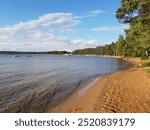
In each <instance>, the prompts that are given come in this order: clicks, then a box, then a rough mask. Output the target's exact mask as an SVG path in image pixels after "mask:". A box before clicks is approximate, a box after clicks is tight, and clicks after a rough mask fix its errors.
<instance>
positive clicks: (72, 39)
mask: <svg viewBox="0 0 150 130" xmlns="http://www.w3.org/2000/svg"><path fill="white" fill-rule="evenodd" d="M119 6H120V0H1V1H0V50H1V51H6V50H11V51H12V50H13V51H51V50H68V51H72V50H75V49H80V48H87V47H96V46H100V45H104V44H108V43H111V42H115V41H116V40H117V38H118V35H119V34H120V33H123V30H124V28H126V26H124V25H121V24H120V23H119V22H118V21H117V19H116V18H115V15H114V12H115V11H116V9H117V8H119Z"/></svg>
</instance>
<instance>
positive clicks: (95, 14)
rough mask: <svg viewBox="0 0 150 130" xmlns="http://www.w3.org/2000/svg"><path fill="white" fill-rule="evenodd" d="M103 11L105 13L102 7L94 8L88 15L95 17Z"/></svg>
mask: <svg viewBox="0 0 150 130" xmlns="http://www.w3.org/2000/svg"><path fill="white" fill-rule="evenodd" d="M103 13H105V11H102V10H100V9H98V10H92V11H89V12H88V15H87V17H95V16H98V15H100V14H103Z"/></svg>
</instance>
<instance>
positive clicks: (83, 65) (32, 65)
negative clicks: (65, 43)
mask: <svg viewBox="0 0 150 130" xmlns="http://www.w3.org/2000/svg"><path fill="white" fill-rule="evenodd" d="M128 65H129V63H128V62H125V61H121V60H118V59H111V58H100V57H92V56H48V55H33V56H32V57H27V55H21V56H20V57H14V56H12V55H0V112H44V111H45V110H46V108H48V107H51V106H53V105H54V104H56V103H58V102H59V101H61V100H63V99H65V98H67V97H68V96H69V95H70V94H72V93H73V92H74V91H75V90H76V89H77V88H78V87H79V86H80V85H81V84H82V83H84V82H86V81H88V80H89V79H91V78H96V77H98V76H101V75H105V74H107V73H111V72H114V71H117V70H120V69H123V68H125V67H127V66H128Z"/></svg>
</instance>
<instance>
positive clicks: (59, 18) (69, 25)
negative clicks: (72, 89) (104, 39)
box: [0, 10, 102, 51]
mask: <svg viewBox="0 0 150 130" xmlns="http://www.w3.org/2000/svg"><path fill="white" fill-rule="evenodd" d="M100 13H102V11H101V10H95V11H90V12H89V13H88V14H87V15H86V17H94V16H97V15H99V14H100ZM80 23H81V20H80V19H79V18H78V16H75V15H73V14H72V13H50V14H46V15H43V16H41V17H38V18H37V19H35V20H30V21H27V22H21V23H18V24H15V25H12V26H7V27H3V28H0V50H3V51H4V50H8V51H52V50H68V51H72V50H75V49H81V48H86V47H96V46H98V42H97V41H94V40H83V39H77V40H71V39H70V38H68V37H66V36H57V35H55V33H57V32H70V31H71V30H73V29H74V27H76V26H77V25H79V24H80ZM62 34H63V33H62Z"/></svg>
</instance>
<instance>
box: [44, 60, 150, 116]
mask: <svg viewBox="0 0 150 130" xmlns="http://www.w3.org/2000/svg"><path fill="white" fill-rule="evenodd" d="M113 58H115V57H113ZM125 60H126V59H125ZM127 61H129V62H132V63H133V64H134V66H133V67H131V68H128V69H127V70H123V71H119V72H115V73H111V74H109V75H105V76H103V77H102V78H99V79H97V80H95V82H93V84H91V86H90V87H87V89H88V90H86V92H84V93H83V94H82V96H81V95H80V94H81V93H82V90H83V89H84V88H83V89H81V90H79V91H77V92H75V93H74V94H73V95H72V96H71V97H70V98H69V99H67V100H66V101H64V102H61V103H60V104H59V105H57V106H55V107H53V108H50V109H48V110H47V112H71V113H72V112H73V113H74V112H79V113H80V112H81V113H87V112H96V113H97V112H98V113H99V112H100V113H101V112H106V113H110V112H112V113H115V112H150V104H149V103H148V101H149V100H150V97H149V95H150V86H149V84H150V78H149V77H147V75H146V73H145V72H144V71H143V68H141V67H139V66H141V60H140V59H137V58H136V59H134V58H131V59H128V60H127ZM79 95H80V96H79Z"/></svg>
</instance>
